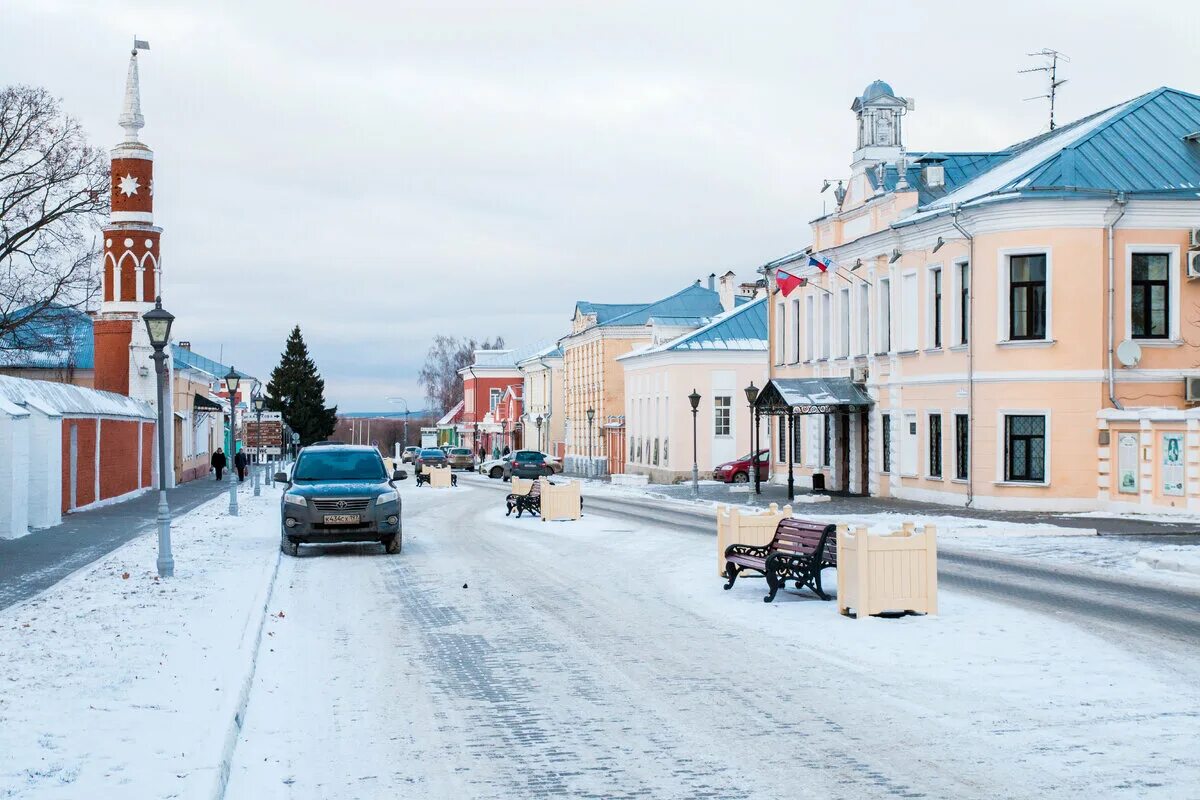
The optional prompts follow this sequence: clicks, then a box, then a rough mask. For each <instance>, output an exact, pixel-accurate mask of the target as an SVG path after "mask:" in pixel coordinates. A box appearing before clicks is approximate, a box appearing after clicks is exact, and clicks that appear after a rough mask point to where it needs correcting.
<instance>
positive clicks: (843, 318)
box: [838, 287, 850, 358]
mask: <svg viewBox="0 0 1200 800" xmlns="http://www.w3.org/2000/svg"><path fill="white" fill-rule="evenodd" d="M838 356H839V357H840V358H849V357H850V289H849V288H848V287H847V288H844V289H842V290H841V291H839V292H838Z"/></svg>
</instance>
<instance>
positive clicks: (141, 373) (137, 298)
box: [93, 39, 162, 403]
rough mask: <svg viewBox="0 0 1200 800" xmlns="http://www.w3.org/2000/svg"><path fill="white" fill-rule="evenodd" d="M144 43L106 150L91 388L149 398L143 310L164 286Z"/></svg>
mask: <svg viewBox="0 0 1200 800" xmlns="http://www.w3.org/2000/svg"><path fill="white" fill-rule="evenodd" d="M143 49H149V46H148V45H147V44H146V43H145V42H141V41H138V40H136V39H135V40H134V48H133V50H132V51H131V52H130V56H129V71H128V73H127V75H126V78H125V100H124V104H123V106H122V109H121V116H120V117H119V118H118V120H117V122H118V124H119V125H120V126H121V127H122V128H123V129H124V130H125V139H124V141H123V142H122V143H121V144H119V145H117V146H116V147H114V148H113V150H112V184H111V187H110V191H111V193H112V210H111V212H110V214H109V222H108V225H107V226H106V227H105V228H104V251H103V255H102V259H103V262H102V295H101V297H102V302H101V304H100V313H99V314H98V315H97V316H96V319H95V321H94V323H93V331H94V333H93V336H94V344H95V352H96V372H95V387H96V388H97V389H102V390H104V391H109V392H117V393H118V394H124V395H129V396H131V397H138V398H141V399H144V400H148V401H150V402H152V403H153V402H155V399H156V397H155V392H154V382H153V378H152V375H153V365H152V363H151V362H150V360H149V355H150V353H151V352H152V351H151V349H150V345H149V341H148V338H147V337H146V335H145V330H144V328H145V325H144V324H143V323H142V314H143V313H145V312H146V311H149V310H150V309H151V308H153V307H154V298H155V296H156V295H158V294H160V293H161V291H162V288H161V284H162V258H161V255H160V253H159V235H160V234H161V233H162V229H161V228H157V227H155V225H154V151H152V150H151V149H150V148H149V147H147V146H146V145H144V144H142V143H141V142H140V141H138V131H139V130H141V129H142V127H143V126H144V125H145V124H146V122H145V119H144V118H143V117H142V103H141V88H140V85H139V81H138V51H139V50H143ZM147 367H149V370H147ZM148 374H149V377H150V379H149V380H147V377H148Z"/></svg>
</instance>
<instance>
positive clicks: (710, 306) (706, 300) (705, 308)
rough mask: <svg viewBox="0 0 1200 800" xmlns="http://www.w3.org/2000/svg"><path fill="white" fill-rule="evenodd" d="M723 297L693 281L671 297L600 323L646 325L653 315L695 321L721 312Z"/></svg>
mask: <svg viewBox="0 0 1200 800" xmlns="http://www.w3.org/2000/svg"><path fill="white" fill-rule="evenodd" d="M722 310H723V309H722V308H721V297H720V295H718V294H717V293H716V292H714V291H712V290H711V289H706V288H704V287H703V286H701V285H699V284H695V283H693V284H692V285H691V286H688V287H687V288H686V289H682V290H680V291H678V292H676V293H675V294H673V295H671V296H670V297H664V298H663V299H662V300H659V301H657V302H654V303H650V304H648V305H644V306H641V307H639V308H636V309H635V310H633V311H630V312H628V313H626V314H622V315H621V316H619V317H613V318H611V319H609V320H608V321H607V322H601V323H600V325H602V326H603V325H645V324H646V323H647V322H649V321H650V318H651V317H655V318H659V319H661V318H666V317H676V318H679V317H686V318H689V319H691V320H693V321H695V322H699V321H701V320H704V319H706V318H712V317H715V316H717V315H718V314H720V313H721V311H722Z"/></svg>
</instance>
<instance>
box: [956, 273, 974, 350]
mask: <svg viewBox="0 0 1200 800" xmlns="http://www.w3.org/2000/svg"><path fill="white" fill-rule="evenodd" d="M954 268H955V273H956V274H957V278H958V314H956V315H955V324H956V326H957V328H958V343H959V344H966V343H967V342H968V341H969V337H970V335H971V318H970V314H971V265H970V264H969V263H968V262H966V261H960V262H958V263H957V264H956V265H955V267H954Z"/></svg>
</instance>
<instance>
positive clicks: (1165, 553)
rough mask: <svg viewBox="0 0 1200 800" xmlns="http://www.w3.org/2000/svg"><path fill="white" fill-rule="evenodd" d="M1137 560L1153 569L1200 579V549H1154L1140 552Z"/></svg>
mask: <svg viewBox="0 0 1200 800" xmlns="http://www.w3.org/2000/svg"><path fill="white" fill-rule="evenodd" d="M1135 558H1136V559H1137V561H1138V563H1140V564H1145V565H1146V566H1147V567H1151V568H1152V569H1163V570H1169V571H1171V572H1179V573H1183V574H1185V575H1193V576H1196V578H1198V579H1200V547H1195V546H1193V547H1186V546H1175V547H1154V548H1150V549H1147V550H1140V551H1139V552H1138V554H1137V556H1135Z"/></svg>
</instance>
